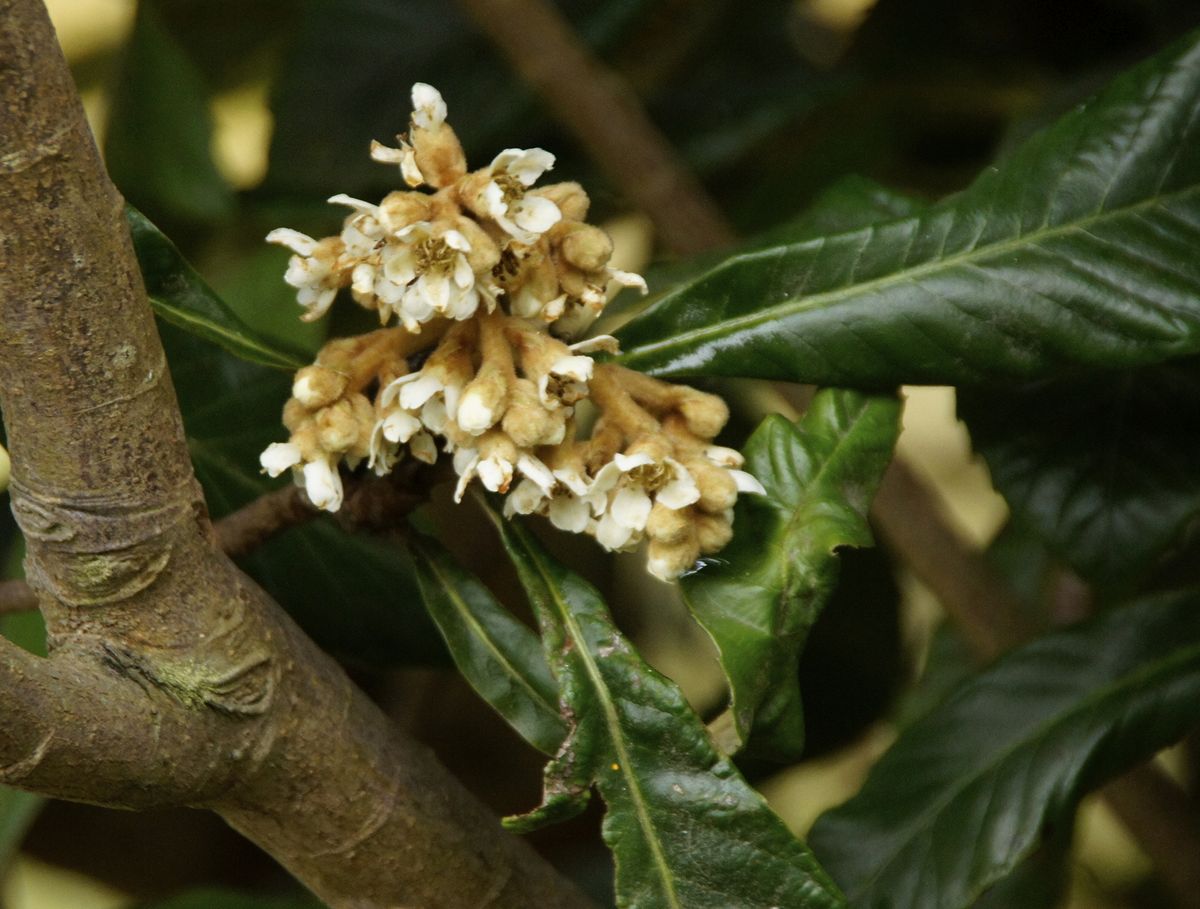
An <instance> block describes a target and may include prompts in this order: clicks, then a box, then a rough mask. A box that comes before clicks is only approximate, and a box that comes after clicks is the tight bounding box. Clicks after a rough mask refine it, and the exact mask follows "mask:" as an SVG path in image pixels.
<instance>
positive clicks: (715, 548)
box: [696, 511, 733, 555]
mask: <svg viewBox="0 0 1200 909" xmlns="http://www.w3.org/2000/svg"><path fill="white" fill-rule="evenodd" d="M732 539H733V518H732V516H731V515H730V514H728V513H725V514H706V513H705V512H702V511H698V512H696V540H697V542H699V544H700V551H701V552H702V553H704V554H705V555H709V554H711V553H714V552H720V551H721V550H722V549H724V548H725V547H726V546H727V545H728V544H729V541H730V540H732Z"/></svg>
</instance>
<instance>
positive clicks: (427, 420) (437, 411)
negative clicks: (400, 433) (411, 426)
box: [420, 396, 449, 433]
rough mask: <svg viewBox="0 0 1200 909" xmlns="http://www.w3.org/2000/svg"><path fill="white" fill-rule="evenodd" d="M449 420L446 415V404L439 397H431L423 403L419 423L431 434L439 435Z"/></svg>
mask: <svg viewBox="0 0 1200 909" xmlns="http://www.w3.org/2000/svg"><path fill="white" fill-rule="evenodd" d="M448 420H449V417H448V415H447V414H446V402H445V401H443V400H442V399H441V398H440V397H436V396H435V397H432V398H430V399H429V400H428V401H426V402H425V404H424V406H423V407H422V408H421V419H420V422H421V423H424V424H425V426H426V428H428V429H429V430H431V431H432V432H436V433H440V432H441V431H442V430H443V429H445V428H446V423H447V421H448Z"/></svg>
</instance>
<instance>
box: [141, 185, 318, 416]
mask: <svg viewBox="0 0 1200 909" xmlns="http://www.w3.org/2000/svg"><path fill="white" fill-rule="evenodd" d="M125 218H126V221H127V222H128V224H129V230H130V233H131V234H132V235H133V248H134V252H136V253H137V257H138V265H139V266H141V269H142V279H143V280H144V281H145V282H146V292H147V293H148V294H149V295H150V303H151V305H152V306H153V307H154V312H155V313H156V314H157V315H158V316H159V318H162V319H165V320H166V321H168V322H170V323H171V324H172V325H177V326H179V327H180V328H182V329H183V330H184V331H187V332H190V333H192V334H194V335H198V336H199V337H201V338H204V339H205V340H207V341H212V342H213V343H214V344H219V345H220V346H221V347H223V348H224V349H225V350H227V351H229V352H230V353H231V354H233V355H234V356H237V357H241V358H242V359H243V360H248V361H250V362H251V363H261V364H263V365H264V366H273V367H275V368H276V369H286V370H290V371H294V370H297V369H299V368H300V367H301V366H303V365H304V364H305V362H306V361H305V360H304V359H303V358H301V357H300V356H299V355H298V354H295V353H293V352H291V351H288V350H284V349H282V348H280V347H278V346H277V345H275V344H273V343H271V342H270V341H266V340H264V339H263V338H261V337H260V336H259V335H257V334H256V333H255V332H254V331H252V330H251V329H250V328H249V327H248V326H246V325H245V324H244V323H243V322H242V321H241V319H239V318H238V317H237V316H236V315H234V313H233V311H232V310H231V309H230V308H229V307H228V306H226V305H225V303H224V301H223V300H221V298H220V297H218V296H217V295H216V294H215V293H213V291H212V289H211V288H210V287H209V286H208V285H207V284H205V283H204V279H203V278H201V277H200V276H199V275H198V274H196V271H195V269H193V268H192V267H191V266H190V265H188V263H187V262H186V261H184V258H183V256H181V255H180V254H179V250H178V249H176V248H175V244H173V243H172V242H171V241H170V240H168V239H167V238H166V236H164V235H163V233H162V232H161V231H160V230H159V229H158V228H157V227H155V226H154V225H153V224H151V223H150V222H149V221H148V220H147V219H146V216H145V215H143V214H142V213H141V212H139V211H137V210H136V209H134V208H131V207H128V206H127V207H126V209H125ZM280 280H282V278H281V279H280ZM281 406H282V405H281Z"/></svg>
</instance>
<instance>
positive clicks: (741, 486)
mask: <svg viewBox="0 0 1200 909" xmlns="http://www.w3.org/2000/svg"><path fill="white" fill-rule="evenodd" d="M729 475H730V476H731V477H733V482H734V483H735V484H736V485H737V491H738V492H753V493H757V494H758V495H760V496H765V495H766V494H767V490H766V489H764V488H763V484H762V483H760V482H758V480H757V479H755V477H754V475H753V474H749V473H746V471H744V470H730V471H729Z"/></svg>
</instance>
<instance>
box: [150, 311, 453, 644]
mask: <svg viewBox="0 0 1200 909" xmlns="http://www.w3.org/2000/svg"><path fill="white" fill-rule="evenodd" d="M159 332H160V334H161V335H162V338H163V345H164V347H165V348H166V350H167V361H168V363H169V364H170V367H171V376H172V379H173V381H174V383H175V389H176V391H177V393H178V396H179V403H180V408H181V410H182V412H183V421H184V427H185V428H186V430H187V434H188V445H189V447H190V449H191V453H192V463H193V464H194V466H195V468H196V475H197V477H198V478H199V480H200V483H201V485H202V486H203V487H204V493H205V497H206V499H207V501H208V506H209V510H210V511H211V512H212V514H213V516H214V517H221V516H222V515H224V514H227V513H228V512H230V511H233V510H234V509H237V508H240V507H241V506H242V505H244V504H246V503H247V502H249V501H250V500H252V499H254V498H257V497H258V496H259V495H261V494H262V493H264V492H267V491H269V490H271V489H276V488H278V487H279V486H280V485H281V484H282V482H284V481H281V480H271V479H268V478H267V477H265V476H264V475H263V474H262V473H261V472H260V470H259V464H258V455H259V453H260V452H261V451H262V450H263V449H264V448H266V446H267V445H268V444H270V443H271V442H275V441H281V440H282V439H284V438H286V437H287V431H286V430H285V429H284V428H283V426H282V425H281V423H280V411H281V410H282V407H283V402H284V401H286V400H287V398H288V395H289V394H290V387H291V381H290V377H289V376H288V375H286V374H284V373H281V372H279V371H277V370H273V369H268V368H265V367H262V366H258V365H255V364H253V363H247V362H245V361H243V360H238V359H236V358H234V357H233V356H230V355H229V354H227V353H226V352H225V351H223V350H221V349H220V348H217V347H215V346H213V345H212V344H209V343H208V342H207V341H206V340H204V339H202V338H200V337H197V336H196V335H192V334H188V333H186V332H184V331H182V330H180V329H178V328H175V327H173V326H171V325H169V324H166V323H162V322H160V323H159ZM242 565H243V567H244V568H245V569H246V570H247V571H248V572H249V574H250V575H251V576H252V577H254V579H255V580H256V581H258V582H259V583H260V584H261V585H262V586H263V587H264V588H265V589H266V590H267V591H268V592H269V593H270V594H271V595H272V596H274V597H275V598H276V599H277V600H278V601H279V603H280V604H281V605H282V606H284V607H285V608H286V609H287V610H288V611H289V612H290V613H291V614H292V616H293V617H294V618H295V619H296V620H297V621H298V622H299V623H300V625H301V626H302V627H303V628H304V630H305V631H307V632H308V633H309V634H310V635H311V636H312V637H313V638H314V639H315V640H316V641H317V643H319V644H320V645H321V646H322V647H324V648H325V649H326V650H330V651H332V652H334V653H337V654H340V655H343V656H348V657H353V658H357V659H360V660H365V661H367V662H371V663H375V664H382V665H394V664H397V663H407V662H428V661H431V660H437V661H440V660H441V659H443V658H444V653H445V651H444V648H443V647H442V644H441V641H440V638H439V636H438V633H437V629H436V628H435V627H434V626H433V623H432V622H431V621H430V620H429V617H428V615H426V613H425V610H424V609H423V607H422V605H421V597H420V593H419V591H418V590H417V584H416V580H415V578H414V577H413V569H412V563H411V560H410V559H409V557H408V555H407V553H406V552H405V551H404V550H403V549H401V548H400V547H398V546H395V545H391V544H388V543H385V542H383V541H380V540H376V539H373V538H371V537H368V536H364V535H361V534H355V535H351V534H348V533H346V532H345V531H343V530H341V529H339V528H338V527H336V526H335V525H334V524H332V523H331V522H330V521H329V520H328V519H327V518H318V519H316V520H314V521H312V522H310V523H309V524H306V525H304V526H302V527H297V528H293V529H292V530H289V531H287V532H286V533H283V534H281V535H280V536H278V537H276V538H275V539H273V540H271V541H270V542H268V543H267V544H266V545H264V546H263V547H261V548H260V549H258V550H257V551H256V552H255V553H254V554H253V555H252V556H250V557H248V558H247V559H245V560H244V561H243V562H242Z"/></svg>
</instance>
